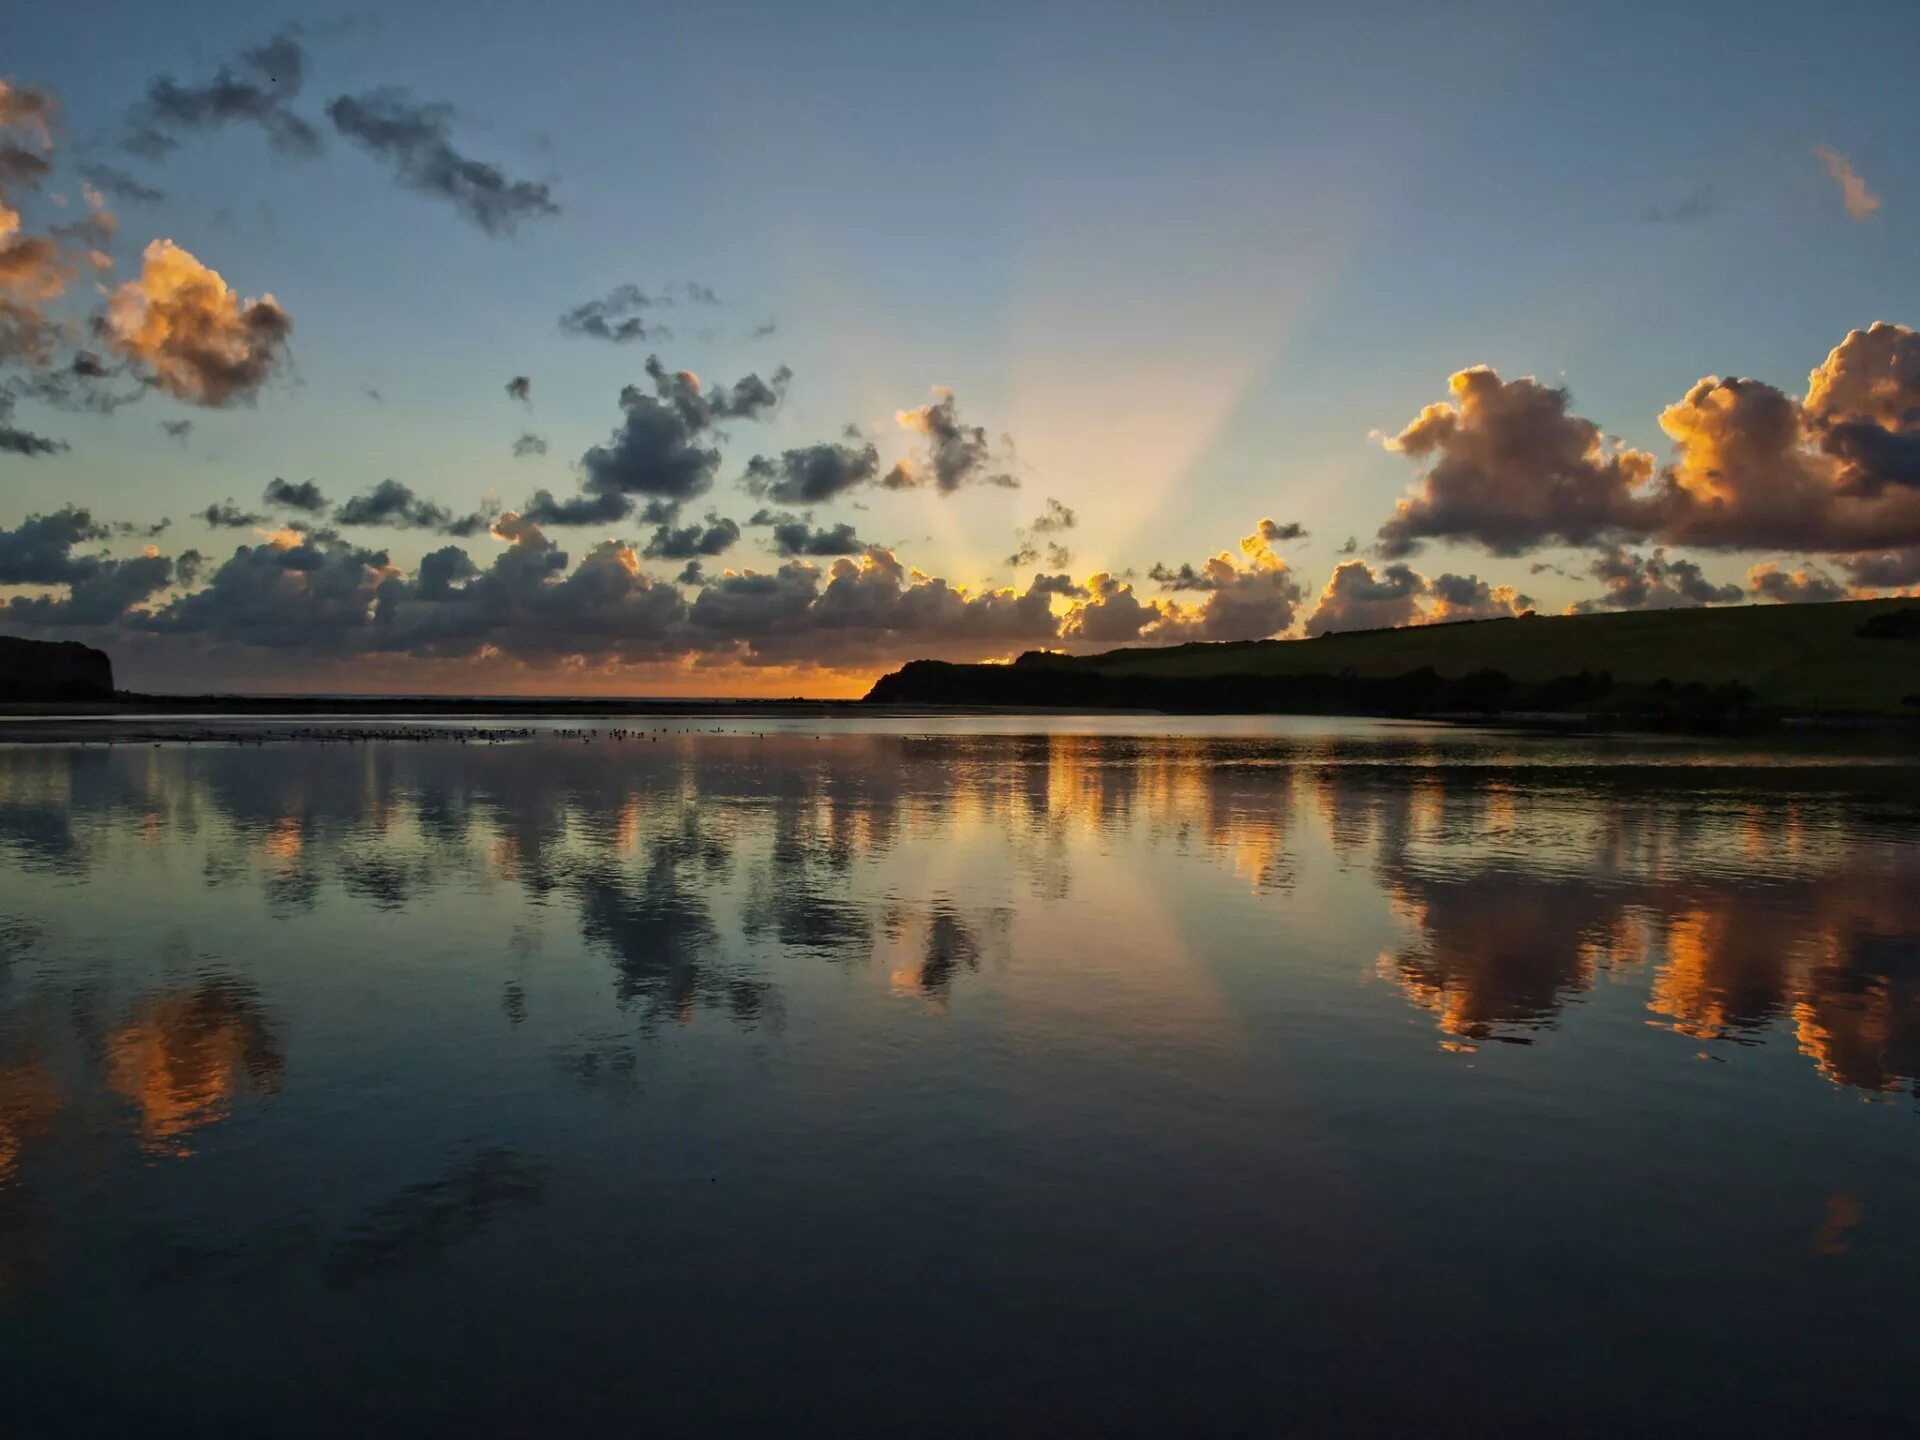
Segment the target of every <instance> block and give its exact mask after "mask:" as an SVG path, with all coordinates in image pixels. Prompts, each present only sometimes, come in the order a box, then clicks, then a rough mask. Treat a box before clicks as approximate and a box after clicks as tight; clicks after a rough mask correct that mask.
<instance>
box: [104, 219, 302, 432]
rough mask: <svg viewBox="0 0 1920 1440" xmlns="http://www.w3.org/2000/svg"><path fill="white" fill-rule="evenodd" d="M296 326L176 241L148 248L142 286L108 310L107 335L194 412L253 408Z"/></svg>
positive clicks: (130, 288) (267, 300)
mask: <svg viewBox="0 0 1920 1440" xmlns="http://www.w3.org/2000/svg"><path fill="white" fill-rule="evenodd" d="M292 331H293V319H292V317H291V316H289V315H288V314H287V312H286V311H285V310H283V309H281V308H280V305H279V303H278V302H277V301H276V300H275V299H274V298H273V296H271V295H263V296H261V297H260V298H259V299H258V300H246V301H242V300H241V299H240V298H239V296H238V295H236V294H235V293H234V291H233V289H232V288H231V287H230V286H229V285H228V284H227V282H226V281H225V280H223V279H222V278H221V277H220V274H219V272H218V271H215V270H212V269H209V268H208V267H207V266H205V265H203V264H201V263H200V261H199V260H198V259H197V258H195V257H194V255H193V254H192V253H191V252H189V251H187V250H185V249H182V248H181V247H180V246H178V245H176V244H174V242H173V241H171V240H155V241H154V242H153V243H152V244H150V245H148V246H147V248H146V251H145V253H144V255H143V256H142V263H141V269H140V278H139V279H138V280H129V281H128V282H127V283H126V284H124V285H122V286H121V287H120V288H119V289H118V290H116V291H114V292H113V295H112V297H111V298H110V299H109V300H108V302H107V313H106V320H105V332H104V333H105V335H106V338H107V343H108V344H109V345H111V346H112V347H113V349H114V350H115V351H117V352H118V353H120V354H121V355H124V356H126V357H127V358H128V359H130V360H134V361H137V362H138V363H140V364H142V365H144V366H145V367H146V368H147V369H148V370H149V371H150V372H151V374H152V377H153V381H154V383H155V384H157V385H159V386H160V387H161V388H162V389H164V390H166V391H167V392H169V393H170V394H172V395H175V396H178V397H179V398H180V399H182V400H186V401H188V402H190V403H192V404H195V405H228V404H232V403H233V402H235V401H239V400H251V399H252V398H253V397H254V396H255V395H256V394H257V393H258V392H259V390H260V387H261V386H262V385H264V384H266V382H267V381H268V379H270V378H271V377H272V375H273V374H274V373H275V371H277V370H278V369H279V367H280V366H281V364H282V363H283V362H284V361H285V359H286V343H287V337H288V335H290V334H291V333H292Z"/></svg>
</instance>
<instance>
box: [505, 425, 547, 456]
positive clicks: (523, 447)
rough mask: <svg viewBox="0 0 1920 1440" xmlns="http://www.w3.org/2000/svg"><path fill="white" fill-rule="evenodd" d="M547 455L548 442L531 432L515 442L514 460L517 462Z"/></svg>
mask: <svg viewBox="0 0 1920 1440" xmlns="http://www.w3.org/2000/svg"><path fill="white" fill-rule="evenodd" d="M546 453H547V442H546V440H545V439H543V438H542V437H541V436H538V435H535V434H533V433H531V432H528V433H526V434H523V435H521V436H520V438H519V439H518V440H515V441H514V442H513V458H514V459H516V460H525V459H527V458H529V457H530V456H535V455H544V454H546Z"/></svg>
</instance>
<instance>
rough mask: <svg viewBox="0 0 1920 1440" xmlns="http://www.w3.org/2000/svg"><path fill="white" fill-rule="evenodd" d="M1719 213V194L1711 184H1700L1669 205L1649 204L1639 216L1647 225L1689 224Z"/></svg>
mask: <svg viewBox="0 0 1920 1440" xmlns="http://www.w3.org/2000/svg"><path fill="white" fill-rule="evenodd" d="M1719 213H1720V196H1719V195H1718V194H1717V193H1716V192H1715V191H1714V188H1713V186H1712V185H1711V184H1706V185H1700V186H1698V187H1696V188H1695V189H1693V190H1691V191H1689V192H1688V193H1687V194H1686V195H1685V196H1683V197H1681V198H1680V199H1679V200H1677V201H1675V202H1674V203H1673V204H1671V205H1649V206H1648V207H1647V208H1646V209H1645V210H1643V211H1641V212H1640V218H1641V219H1642V220H1644V221H1646V222H1647V223H1648V224H1649V225H1691V224H1693V223H1694V222H1695V221H1698V220H1705V219H1708V218H1710V217H1712V216H1714V215H1718V214H1719Z"/></svg>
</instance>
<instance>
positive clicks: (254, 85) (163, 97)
mask: <svg viewBox="0 0 1920 1440" xmlns="http://www.w3.org/2000/svg"><path fill="white" fill-rule="evenodd" d="M305 79H306V52H305V51H304V50H303V49H302V48H301V45H300V40H299V32H298V31H297V29H294V28H288V29H286V30H283V31H281V32H280V33H279V34H278V35H276V36H274V37H273V38H272V39H270V40H268V41H266V42H265V43H264V44H260V45H256V46H254V47H253V48H251V49H249V50H244V51H242V52H241V54H240V57H239V59H237V60H235V61H233V62H231V63H229V64H225V65H222V66H221V67H220V68H219V69H218V70H217V71H215V72H214V74H213V77H212V78H211V79H210V80H207V81H206V82H205V83H203V84H199V85H183V84H181V83H180V82H179V81H177V80H175V79H174V78H173V77H172V76H171V75H160V76H157V77H156V78H155V79H154V80H153V81H151V82H150V83H149V84H148V86H147V93H146V96H145V98H144V99H142V100H141V101H140V102H139V104H137V105H135V106H134V107H133V110H132V112H131V113H130V114H129V115H128V117H127V122H128V128H127V135H126V138H125V139H124V140H122V141H121V148H122V149H124V150H126V151H127V152H128V153H129V154H133V155H138V156H140V157H141V158H143V159H147V160H157V159H160V158H161V157H162V156H164V155H166V154H167V153H168V152H169V151H172V150H175V149H177V148H178V147H179V145H180V136H181V134H182V133H183V132H188V131H202V130H215V129H218V128H220V127H221V126H223V125H236V124H238V125H258V126H259V127H260V128H261V129H262V130H264V131H265V132H266V135H267V142H268V143H269V144H270V145H272V146H273V148H274V149H275V150H277V151H279V152H280V153H282V154H284V155H300V156H309V155H315V154H318V153H319V151H320V148H321V147H320V132H319V131H318V130H316V129H315V128H314V127H313V126H312V125H311V124H310V123H309V122H307V121H306V120H303V119H301V118H300V116H298V115H296V114H295V113H294V112H293V111H292V110H290V109H288V108H287V107H288V106H289V105H290V104H292V102H293V101H294V100H296V99H298V98H299V95H300V88H301V85H302V83H303V82H304V81H305Z"/></svg>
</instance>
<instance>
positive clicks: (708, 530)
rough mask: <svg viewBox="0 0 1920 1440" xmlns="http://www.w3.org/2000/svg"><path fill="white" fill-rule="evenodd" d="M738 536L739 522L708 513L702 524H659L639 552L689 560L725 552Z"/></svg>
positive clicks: (663, 557)
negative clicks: (677, 525) (645, 546)
mask: <svg viewBox="0 0 1920 1440" xmlns="http://www.w3.org/2000/svg"><path fill="white" fill-rule="evenodd" d="M739 539H740V526H739V524H738V522H736V521H733V520H728V519H726V518H724V517H723V516H719V515H713V514H709V515H708V516H707V520H706V523H705V524H704V525H683V526H679V527H677V528H676V527H674V526H671V525H662V526H660V527H659V528H658V529H657V530H655V531H654V532H653V538H652V539H651V540H649V541H647V548H646V549H645V550H643V551H641V552H640V553H641V554H642V555H643V556H644V557H645V558H646V559H648V560H691V559H694V558H696V557H698V556H712V555H724V554H726V552H727V551H729V550H731V549H732V548H733V547H734V544H735V543H736V542H737V541H738V540H739Z"/></svg>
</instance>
